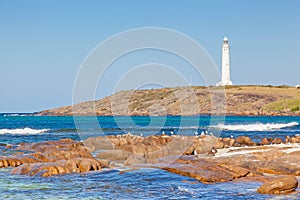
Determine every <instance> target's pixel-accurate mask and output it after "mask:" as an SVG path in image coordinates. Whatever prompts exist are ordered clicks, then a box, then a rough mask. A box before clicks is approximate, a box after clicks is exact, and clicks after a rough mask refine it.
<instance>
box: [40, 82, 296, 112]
mask: <svg viewBox="0 0 300 200" xmlns="http://www.w3.org/2000/svg"><path fill="white" fill-rule="evenodd" d="M220 91H221V92H220ZM222 95H223V96H222ZM220 98H223V99H225V100H226V101H225V110H223V111H222V112H220V113H213V111H212V109H213V108H212V101H216V99H217V100H218V99H220ZM215 104H217V103H215ZM189 105H190V106H189ZM194 105H197V106H198V107H199V109H193V108H194ZM183 106H184V108H185V109H184V112H182V107H183ZM299 106H300V89H299V88H298V87H291V86H285V85H283V86H271V85H267V86H258V85H248V86H238V85H236V86H225V87H221V86H220V87H212V86H211V87H204V86H190V87H176V88H162V89H151V90H128V91H121V92H118V93H116V94H113V95H111V96H108V97H105V98H103V99H100V100H95V101H88V102H82V103H79V104H76V105H74V106H64V107H60V108H55V109H49V110H44V111H41V112H37V113H35V114H36V115H47V116H71V115H76V116H89V115H97V116H148V115H150V116H165V115H174V116H175V115H184V116H192V115H211V114H217V115H232V116H236V115H237V116H300V110H299ZM189 108H190V109H189Z"/></svg>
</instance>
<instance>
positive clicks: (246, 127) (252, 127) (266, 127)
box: [212, 122, 299, 131]
mask: <svg viewBox="0 0 300 200" xmlns="http://www.w3.org/2000/svg"><path fill="white" fill-rule="evenodd" d="M298 125H299V123H298V122H290V123H267V124H262V123H256V124H239V125H229V124H228V125H225V124H219V125H217V126H213V127H212V128H218V129H224V130H229V131H270V130H279V129H282V128H287V127H292V126H298Z"/></svg>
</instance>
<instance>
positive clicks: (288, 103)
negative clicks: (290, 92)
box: [265, 99, 300, 112]
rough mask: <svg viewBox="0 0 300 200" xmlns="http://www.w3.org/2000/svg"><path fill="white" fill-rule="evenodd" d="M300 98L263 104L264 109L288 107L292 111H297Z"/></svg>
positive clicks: (278, 109) (277, 109)
mask: <svg viewBox="0 0 300 200" xmlns="http://www.w3.org/2000/svg"><path fill="white" fill-rule="evenodd" d="M299 106H300V99H283V100H280V101H277V102H274V103H271V104H268V105H266V106H265V109H266V110H274V111H282V110H284V109H290V110H291V111H292V112H295V111H298V110H299Z"/></svg>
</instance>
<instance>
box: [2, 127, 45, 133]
mask: <svg viewBox="0 0 300 200" xmlns="http://www.w3.org/2000/svg"><path fill="white" fill-rule="evenodd" d="M49 130H50V129H31V128H28V127H26V128H17V129H0V134H20V135H30V134H38V133H44V132H47V131H49Z"/></svg>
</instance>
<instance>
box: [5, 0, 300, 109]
mask: <svg viewBox="0 0 300 200" xmlns="http://www.w3.org/2000/svg"><path fill="white" fill-rule="evenodd" d="M299 8H300V1H299V0H285V1H282V0H264V1H261V0H251V1H247V0H245V1H238V0H235V1H234V0H228V1H225V0H181V1H179V0H164V1H161V0H151V1H146V0H144V1H143V0H142V1H141V0H130V1H129V0H128V1H121V0H119V1H116V0H109V1H108V0H107V1H104V0H103V1H99V0H95V1H93V0H87V1H83V0H82V1H79V0H63V1H61V0H43V1H40V0H35V1H33V0H26V1H23V0H19V1H17V0H0V94H1V98H0V112H33V111H39V110H43V109H47V108H53V107H59V106H62V105H70V104H71V103H72V91H73V83H74V80H75V77H76V74H77V71H78V69H79V67H80V65H81V64H82V62H83V61H84V59H85V58H86V57H87V55H88V54H89V52H90V51H91V50H92V49H93V48H94V47H95V46H96V45H97V44H99V43H100V42H101V41H103V40H105V39H107V38H108V37H110V36H112V35H114V34H117V33H119V32H122V31H126V30H128V29H133V28H140V27H162V28H169V29H174V30H176V31H179V32H182V33H184V34H186V35H188V36H190V37H192V38H193V39H195V40H196V41H197V42H198V43H199V44H201V45H202V46H203V47H204V48H205V49H206V51H207V52H208V53H209V55H210V56H211V57H212V59H213V60H214V61H215V63H216V64H217V65H218V67H219V69H221V66H220V63H221V44H222V38H223V37H224V36H225V35H226V36H227V37H228V38H229V40H230V45H231V70H232V80H233V82H234V83H235V84H272V85H283V84H288V85H296V84H300V79H299V74H300V59H299V56H300V50H299V47H300V39H299V36H300V12H299ZM132 59H134V57H133V58H132ZM115 70H116V71H118V68H117V67H116V68H115ZM107 84H108V85H109V84H110V83H109V81H108V82H107ZM192 84H193V85H203V84H204V83H203V82H202V80H195V79H193V77H192ZM110 92H111V91H110V90H107V91H106V90H104V91H100V92H98V93H97V95H96V97H97V98H100V97H103V96H106V95H109V94H110Z"/></svg>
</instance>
